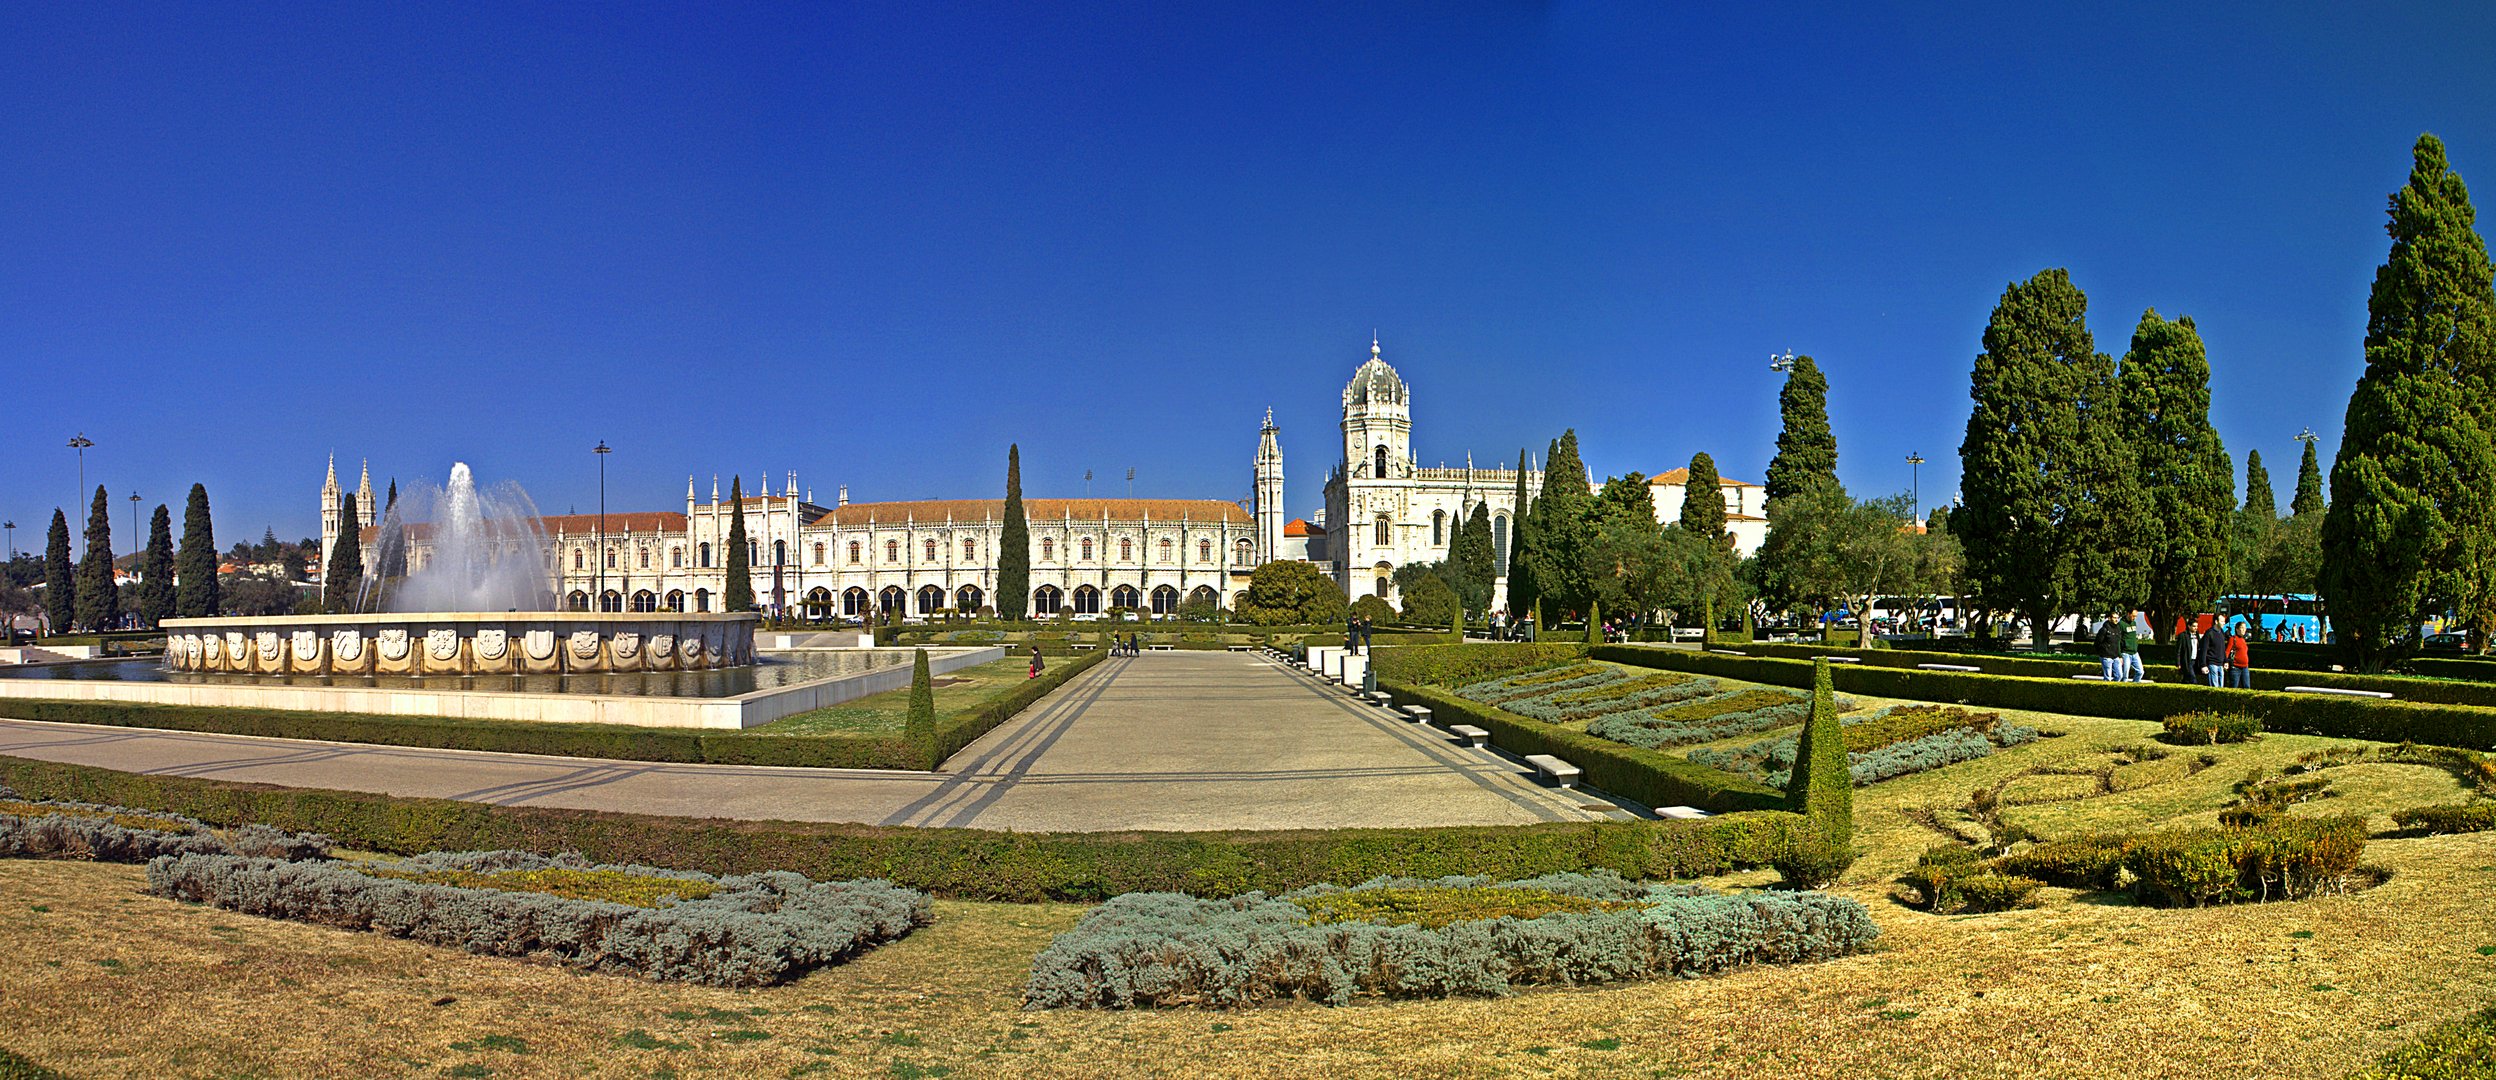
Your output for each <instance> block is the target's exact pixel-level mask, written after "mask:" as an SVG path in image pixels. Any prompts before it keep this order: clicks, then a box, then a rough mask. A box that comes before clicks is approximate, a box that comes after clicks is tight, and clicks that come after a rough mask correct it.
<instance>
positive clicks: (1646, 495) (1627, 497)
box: [1593, 472, 1663, 527]
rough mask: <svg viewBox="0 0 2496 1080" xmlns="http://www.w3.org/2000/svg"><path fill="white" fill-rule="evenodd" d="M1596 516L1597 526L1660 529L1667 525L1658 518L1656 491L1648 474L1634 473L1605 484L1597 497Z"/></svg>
mask: <svg viewBox="0 0 2496 1080" xmlns="http://www.w3.org/2000/svg"><path fill="white" fill-rule="evenodd" d="M1593 513H1594V518H1595V523H1596V524H1601V523H1602V522H1605V521H1625V522H1629V523H1632V524H1640V525H1648V526H1659V527H1660V526H1661V525H1662V524H1663V522H1661V521H1659V520H1658V519H1657V517H1656V513H1655V489H1654V488H1653V487H1650V486H1648V484H1647V477H1646V474H1645V473H1637V472H1633V473H1630V474H1629V475H1627V476H1615V477H1611V478H1610V479H1607V480H1605V481H1604V482H1603V489H1602V490H1600V491H1597V492H1596V493H1595V505H1594V511H1593Z"/></svg>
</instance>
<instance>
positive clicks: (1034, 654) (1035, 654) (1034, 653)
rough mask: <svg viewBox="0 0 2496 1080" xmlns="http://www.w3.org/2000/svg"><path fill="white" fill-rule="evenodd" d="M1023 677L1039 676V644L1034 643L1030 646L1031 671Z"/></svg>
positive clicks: (1035, 677) (1032, 677) (1034, 677)
mask: <svg viewBox="0 0 2496 1080" xmlns="http://www.w3.org/2000/svg"><path fill="white" fill-rule="evenodd" d="M1023 677H1024V678H1026V679H1037V678H1039V677H1040V646H1039V645H1038V644H1036V643H1035V644H1033V645H1032V647H1031V673H1030V674H1028V675H1025V676H1023Z"/></svg>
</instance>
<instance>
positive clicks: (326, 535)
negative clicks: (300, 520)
mask: <svg viewBox="0 0 2496 1080" xmlns="http://www.w3.org/2000/svg"><path fill="white" fill-rule="evenodd" d="M345 502H346V492H344V491H342V490H340V489H339V487H338V455H336V454H331V455H329V479H328V481H326V482H324V483H323V484H322V485H321V550H320V558H321V560H322V562H323V564H324V565H326V564H327V562H328V560H329V553H330V552H332V551H336V550H338V529H339V527H340V526H339V521H338V518H339V515H340V514H343V513H345V512H346V506H345Z"/></svg>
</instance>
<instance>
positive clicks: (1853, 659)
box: [1822, 656, 1863, 664]
mask: <svg viewBox="0 0 2496 1080" xmlns="http://www.w3.org/2000/svg"><path fill="white" fill-rule="evenodd" d="M1822 659H1825V660H1827V661H1828V662H1830V663H1832V664H1860V663H1862V662H1863V658H1862V657H1860V656H1830V657H1823V658H1822Z"/></svg>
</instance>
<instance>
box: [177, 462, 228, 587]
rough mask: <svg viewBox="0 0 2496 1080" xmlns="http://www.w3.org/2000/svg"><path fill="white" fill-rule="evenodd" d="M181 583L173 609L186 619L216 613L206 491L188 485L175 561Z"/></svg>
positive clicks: (213, 538)
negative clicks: (187, 499)
mask: <svg viewBox="0 0 2496 1080" xmlns="http://www.w3.org/2000/svg"><path fill="white" fill-rule="evenodd" d="M174 576H175V577H177V578H179V579H181V581H180V586H181V588H180V592H178V593H177V594H176V595H175V597H174V602H173V607H174V610H175V611H176V612H178V613H179V614H180V615H181V616H182V617H183V618H185V619H204V618H207V617H209V616H212V615H215V614H216V613H217V533H216V527H215V526H214V525H212V524H211V523H210V522H209V520H208V488H207V486H206V485H203V484H193V485H191V501H190V503H189V505H187V506H185V507H184V508H183V510H182V554H181V555H180V556H179V557H177V558H176V559H175V560H174Z"/></svg>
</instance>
